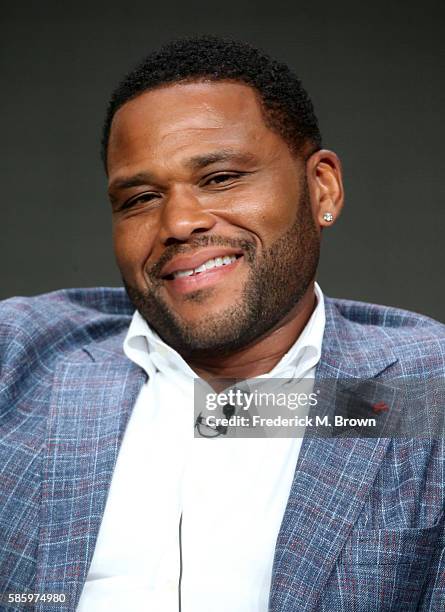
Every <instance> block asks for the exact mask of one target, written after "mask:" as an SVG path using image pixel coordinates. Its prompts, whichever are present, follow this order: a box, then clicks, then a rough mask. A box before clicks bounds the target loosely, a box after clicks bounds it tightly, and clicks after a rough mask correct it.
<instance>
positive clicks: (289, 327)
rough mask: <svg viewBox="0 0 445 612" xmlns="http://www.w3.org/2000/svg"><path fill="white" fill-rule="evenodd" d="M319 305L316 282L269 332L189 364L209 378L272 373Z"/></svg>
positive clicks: (244, 376)
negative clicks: (229, 351) (227, 352)
mask: <svg viewBox="0 0 445 612" xmlns="http://www.w3.org/2000/svg"><path fill="white" fill-rule="evenodd" d="M315 305H316V297H315V293H314V285H313V283H311V285H310V287H309V288H308V290H307V291H306V293H305V294H304V296H303V297H302V298H301V300H300V301H299V302H298V304H297V305H296V306H295V307H294V308H293V309H292V310H291V311H290V312H289V313H288V315H287V316H286V317H285V318H284V319H283V320H282V321H280V322H279V323H278V324H277V325H276V326H275V327H274V328H272V329H271V330H269V331H268V332H267V334H265V335H264V336H262V337H261V338H258V339H256V340H255V342H253V343H251V344H250V345H248V346H246V347H244V348H242V349H240V350H239V351H237V352H235V353H232V354H231V355H226V356H224V357H218V356H216V357H215V358H213V359H212V357H206V359H205V361H200V360H199V359H198V360H190V361H189V362H188V363H189V365H190V367H191V368H192V369H193V370H194V371H195V372H196V373H197V374H198V376H200V377H201V378H203V379H204V380H206V381H210V380H211V379H213V378H229V379H230V378H237V379H241V380H244V379H246V378H253V377H255V376H259V375H261V374H266V373H267V372H270V371H271V370H272V369H273V368H274V367H275V366H276V364H277V363H278V362H279V361H280V359H282V357H283V356H284V355H285V353H287V351H288V350H289V349H290V347H291V346H292V345H293V344H294V343H295V341H296V340H297V338H298V337H299V336H300V334H301V332H302V331H303V329H304V327H305V326H306V324H307V322H308V321H309V319H310V317H311V314H312V313H313V311H314V309H315Z"/></svg>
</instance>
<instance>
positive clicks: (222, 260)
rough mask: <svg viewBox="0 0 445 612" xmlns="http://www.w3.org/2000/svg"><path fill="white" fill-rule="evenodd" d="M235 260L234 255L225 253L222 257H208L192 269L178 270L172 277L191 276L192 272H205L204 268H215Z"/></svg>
mask: <svg viewBox="0 0 445 612" xmlns="http://www.w3.org/2000/svg"><path fill="white" fill-rule="evenodd" d="M235 260H236V257H235V255H225V256H224V257H215V258H214V259H209V260H208V261H205V262H204V263H202V264H201V265H200V266H198V267H197V268H194V269H193V270H178V272H174V273H173V278H181V277H182V276H191V275H192V274H199V273H200V272H205V270H211V269H212V268H217V267H220V266H227V265H228V264H231V263H232V262H234V261H235Z"/></svg>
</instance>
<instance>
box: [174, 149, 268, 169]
mask: <svg viewBox="0 0 445 612" xmlns="http://www.w3.org/2000/svg"><path fill="white" fill-rule="evenodd" d="M222 161H231V162H238V163H242V164H245V163H252V162H254V161H256V157H255V155H253V153H241V152H240V151H232V150H231V149H221V151H214V152H213V153H204V154H203V155H195V156H193V157H191V158H190V159H189V160H187V162H186V163H185V165H186V166H187V167H188V168H191V169H192V170H201V169H202V168H205V167H206V166H210V164H215V163H217V162H222Z"/></svg>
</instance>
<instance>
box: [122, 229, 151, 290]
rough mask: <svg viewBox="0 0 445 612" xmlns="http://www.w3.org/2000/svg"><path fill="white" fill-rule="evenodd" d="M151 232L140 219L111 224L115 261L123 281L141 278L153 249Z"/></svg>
mask: <svg viewBox="0 0 445 612" xmlns="http://www.w3.org/2000/svg"><path fill="white" fill-rule="evenodd" d="M151 235H152V232H150V231H148V228H147V227H146V225H145V224H144V223H142V222H141V220H140V219H137V218H136V217H135V218H134V219H125V220H121V221H118V222H115V223H113V244H114V252H115V256H116V261H117V264H118V266H119V269H120V271H121V273H122V275H123V276H124V277H125V279H130V278H139V277H142V276H143V267H144V264H145V262H146V261H147V259H148V257H149V256H150V253H151V251H152V248H153V239H152V238H151Z"/></svg>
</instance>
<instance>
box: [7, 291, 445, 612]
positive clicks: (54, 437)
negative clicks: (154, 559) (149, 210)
mask: <svg viewBox="0 0 445 612" xmlns="http://www.w3.org/2000/svg"><path fill="white" fill-rule="evenodd" d="M132 312H133V309H132V307H131V304H130V303H129V301H128V299H127V297H126V294H125V293H124V291H123V290H122V289H111V288H94V289H73V290H63V291H56V292H53V293H50V294H46V295H42V296H37V297H33V298H13V299H10V300H5V301H3V302H2V303H1V304H0V592H16V593H23V592H27V591H30V592H34V593H53V592H64V593H66V594H67V596H68V598H69V604H68V605H67V606H66V607H62V606H61V607H60V608H58V607H57V606H56V607H55V606H54V605H51V604H48V603H45V602H40V603H39V604H37V605H35V606H34V608H33V609H35V610H38V611H48V612H49V611H50V610H52V611H53V610H54V609H61V610H63V609H66V610H75V608H76V605H77V602H78V600H79V597H80V593H81V591H82V588H83V584H84V582H85V579H86V575H87V572H88V568H89V564H90V562H91V559H92V555H93V551H94V546H95V542H96V538H97V534H98V529H99V526H100V523H101V519H102V515H103V512H104V507H105V502H106V497H107V492H108V489H109V485H110V480H111V477H112V474H113V469H114V465H115V462H116V458H117V454H118V451H119V445H120V443H121V440H122V435H123V432H124V429H125V426H126V423H127V421H128V417H129V415H130V413H131V410H132V407H133V405H134V403H135V400H136V397H137V395H138V392H139V389H140V387H141V385H142V384H143V383H144V381H145V376H146V375H145V373H144V372H143V371H142V370H141V369H140V368H139V367H138V366H136V365H135V364H134V363H132V362H131V361H130V360H128V359H127V358H126V357H125V355H124V353H123V351H122V343H123V339H124V337H125V334H126V331H127V328H128V325H129V322H130V319H131V315H132ZM444 366H445V326H444V325H442V324H440V323H437V322H436V321H433V320H432V319H429V318H428V317H424V316H421V315H417V314H414V313H410V312H406V311H402V310H397V309H393V308H389V307H384V306H376V305H372V304H364V303H360V302H353V301H347V300H337V299H331V298H326V329H325V335H324V340H323V346H322V357H321V361H320V363H319V365H318V366H317V370H316V381H317V379H318V381H321V380H323V379H324V378H326V379H327V378H334V379H340V378H345V379H347V378H352V379H361V380H365V379H366V380H375V381H383V382H385V381H387V380H389V379H390V378H391V377H394V376H398V377H406V378H408V377H413V376H414V377H418V379H419V380H422V379H423V380H424V379H426V378H427V377H441V378H442V379H443V377H444V369H445V367H444ZM431 401H434V397H429V399H428V402H431ZM428 402H426V403H425V402H423V404H422V405H423V406H425V405H426V406H427V407H428ZM436 404H437V402H436ZM419 405H420V404H419ZM442 407H443V404H442V405H441V406H440V408H442ZM419 410H422V408H419ZM426 416H427V415H426ZM444 455H445V453H444V443H443V439H442V438H437V439H414V438H412V437H411V438H399V439H397V438H395V437H391V438H389V437H388V438H357V437H355V438H354V437H344V438H343V437H340V438H315V437H310V436H305V438H304V440H303V445H302V448H301V452H300V455H299V458H298V463H297V466H296V470H295V476H294V481H293V484H292V487H291V491H290V495H289V500H288V504H287V507H286V511H285V514H284V518H283V521H282V525H281V529H280V532H279V535H278V539H277V543H276V550H275V559H274V566H273V577H272V588H271V593H270V603H269V609H270V611H271V612H291V611H292V612H297V611H298V612H316V611H317V612H365V611H366V612H378V611H381V612H383V611H385V612H389V611H400V610H403V611H404V612H409V611H414V610H416V611H419V610H421V611H427V610H428V611H430V612H439V611H443V610H445V534H444V489H445V478H444V476H445V461H444ZM264 528H265V529H267V525H265V526H264ZM222 588H223V585H222ZM24 609H30V608H28V607H27V608H25V607H24V606H21V605H20V604H16V605H15V606H11V607H7V606H6V604H2V605H1V610H24ZM142 609H143V603H141V610H142ZM153 612H158V611H153ZM159 612H162V611H159Z"/></svg>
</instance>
